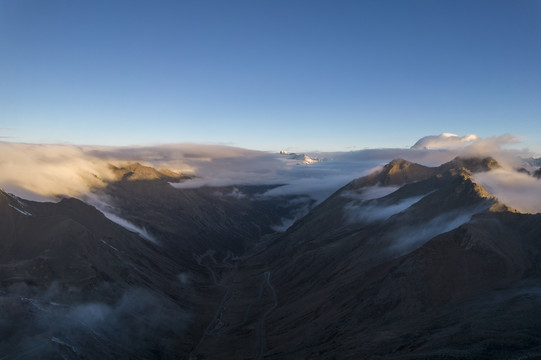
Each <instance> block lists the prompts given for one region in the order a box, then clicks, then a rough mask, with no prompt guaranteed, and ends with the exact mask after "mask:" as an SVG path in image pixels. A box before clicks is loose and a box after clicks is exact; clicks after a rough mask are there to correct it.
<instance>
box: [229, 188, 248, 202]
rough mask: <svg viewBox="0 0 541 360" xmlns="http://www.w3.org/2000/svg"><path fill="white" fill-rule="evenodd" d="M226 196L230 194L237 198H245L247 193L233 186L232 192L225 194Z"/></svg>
mask: <svg viewBox="0 0 541 360" xmlns="http://www.w3.org/2000/svg"><path fill="white" fill-rule="evenodd" d="M225 196H230V197H233V198H235V199H239V200H240V199H244V198H245V197H246V194H245V193H243V192H242V191H240V190H239V189H238V188H233V190H231V192H230V193H228V194H225Z"/></svg>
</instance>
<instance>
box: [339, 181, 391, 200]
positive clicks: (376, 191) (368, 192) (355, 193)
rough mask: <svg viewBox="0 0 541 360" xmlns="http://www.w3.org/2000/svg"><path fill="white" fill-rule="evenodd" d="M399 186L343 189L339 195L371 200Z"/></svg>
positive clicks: (387, 193) (389, 192)
mask: <svg viewBox="0 0 541 360" xmlns="http://www.w3.org/2000/svg"><path fill="white" fill-rule="evenodd" d="M399 188H400V187H399V186H380V185H375V186H367V187H363V188H361V189H357V190H347V191H343V192H342V193H341V196H343V197H345V198H348V199H354V200H373V199H379V198H382V197H384V196H387V195H389V194H391V193H393V192H395V191H396V190H398V189H399Z"/></svg>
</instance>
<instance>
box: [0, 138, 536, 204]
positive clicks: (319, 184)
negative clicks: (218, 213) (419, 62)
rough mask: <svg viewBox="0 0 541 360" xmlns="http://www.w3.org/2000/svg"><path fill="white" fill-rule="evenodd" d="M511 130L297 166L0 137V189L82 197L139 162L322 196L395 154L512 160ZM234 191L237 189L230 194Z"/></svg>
mask: <svg viewBox="0 0 541 360" xmlns="http://www.w3.org/2000/svg"><path fill="white" fill-rule="evenodd" d="M516 141H517V139H516V138H515V137H513V136H510V135H502V136H499V137H492V138H485V139H483V138H479V137H477V136H474V135H466V136H455V135H452V134H442V135H437V136H429V137H425V138H423V139H421V140H419V141H418V142H417V144H415V145H414V146H413V147H412V148H411V149H366V150H359V151H351V152H334V153H332V152H328V153H319V154H309V155H310V156H312V157H317V158H320V159H326V160H327V161H322V162H317V163H313V164H310V165H297V163H298V161H291V159H290V158H289V157H288V156H287V155H281V154H277V153H268V152H262V151H254V150H247V149H240V148H235V147H229V146H221V145H201V144H169V145H159V146H146V147H145V146H140V147H138V146H132V147H103V146H74V145H35V144H20V143H8V142H0V170H1V171H0V187H1V188H3V189H4V190H6V191H8V192H11V193H14V194H16V195H18V196H20V197H23V198H29V199H32V200H40V201H43V200H54V199H55V198H56V197H57V196H74V197H82V196H84V195H85V194H89V193H91V192H92V191H93V190H94V189H96V188H99V187H103V186H106V185H107V183H108V182H109V181H113V180H114V174H113V173H112V172H111V170H110V168H109V164H113V165H116V166H119V165H120V166H121V165H123V164H126V163H129V162H140V163H142V164H143V165H148V166H152V167H155V168H157V169H164V168H167V169H169V170H173V171H177V172H181V173H183V174H187V175H193V176H194V177H193V178H192V179H190V180H185V181H182V182H180V183H176V184H173V186H175V187H177V188H180V189H182V188H196V187H201V186H235V185H263V184H265V185H282V186H279V187H276V188H274V189H272V190H269V191H268V192H267V193H266V196H269V197H272V196H284V195H308V196H310V197H312V198H313V199H316V200H317V201H322V200H323V199H325V198H326V197H328V196H329V195H330V194H332V193H333V192H334V191H336V190H338V189H339V188H340V187H342V186H343V185H345V184H347V183H348V182H349V181H351V180H353V179H355V178H358V177H360V176H363V175H366V174H368V173H369V172H371V171H374V170H375V169H378V167H380V166H382V165H384V164H386V163H387V162H389V161H390V160H392V159H395V158H404V159H406V160H409V161H413V162H418V163H421V164H423V165H428V166H436V165H440V164H442V163H444V162H446V161H449V160H452V159H453V158H454V157H456V156H493V157H495V158H496V159H497V160H498V161H504V162H507V163H511V162H512V161H515V159H517V155H523V156H525V157H526V156H530V155H531V154H529V153H527V152H524V153H519V152H517V151H510V150H507V149H504V147H505V146H506V145H507V144H511V143H514V142H516ZM237 195H239V194H237Z"/></svg>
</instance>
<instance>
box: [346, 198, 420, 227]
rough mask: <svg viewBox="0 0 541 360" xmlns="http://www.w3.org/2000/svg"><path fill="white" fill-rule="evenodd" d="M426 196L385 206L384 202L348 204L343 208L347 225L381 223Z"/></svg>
mask: <svg viewBox="0 0 541 360" xmlns="http://www.w3.org/2000/svg"><path fill="white" fill-rule="evenodd" d="M426 195H427V194H424V195H420V196H414V197H410V198H406V199H402V200H399V201H398V202H395V203H393V204H389V205H386V203H387V202H385V201H369V200H368V201H364V202H362V203H360V204H352V203H349V204H347V205H346V206H345V207H344V211H345V214H346V218H347V222H348V223H370V222H374V221H383V220H386V219H388V218H390V217H391V216H393V215H395V214H398V213H400V212H402V211H404V210H406V209H407V208H409V207H410V206H412V205H413V204H415V203H416V202H418V201H419V200H421V199H422V198H424V197H425V196H426Z"/></svg>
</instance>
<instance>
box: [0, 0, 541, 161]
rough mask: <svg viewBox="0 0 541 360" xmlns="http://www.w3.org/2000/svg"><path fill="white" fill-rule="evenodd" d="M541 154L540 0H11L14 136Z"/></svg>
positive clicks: (4, 9) (7, 115)
mask: <svg viewBox="0 0 541 360" xmlns="http://www.w3.org/2000/svg"><path fill="white" fill-rule="evenodd" d="M442 132H452V133H456V134H459V135H465V134H468V133H474V134H477V135H479V136H481V137H488V136H494V135H500V134H503V133H510V134H521V135H522V136H523V140H524V144H525V145H526V146H529V147H531V148H532V149H534V150H536V151H537V152H541V146H539V144H540V143H541V1H527V0H525V1H515V0H509V1H496V0H489V1H479V0H473V1H472V0H468V1H458V0H452V1H434V0H427V1H405V0H398V1H385V0H377V1H376V0H374V1H360V0H355V1H330V0H329V1H317V0H310V1H295V0H267V1H257V0H247V1H235V0H227V1H223V0H216V1H200V0H190V1H170V2H169V1H137V0H127V1H111V0H107V1H96V0H92V1H71V0H63V1H58V0H48V1H41V0H35V1H27V0H0V137H2V138H3V140H8V141H17V142H37V143H41V142H44V143H57V142H61V143H62V142H68V143H74V144H98V145H100V144H104V145H133V144H154V143H171V142H200V143H220V144H228V145H234V146H241V147H247V148H252V149H261V150H280V149H290V150H294V151H300V150H305V151H312V150H321V151H325V150H351V149H362V148H367V147H371V148H372V147H406V146H411V145H413V143H415V141H416V140H417V139H419V138H420V137H422V136H425V135H435V134H439V133H442Z"/></svg>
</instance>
